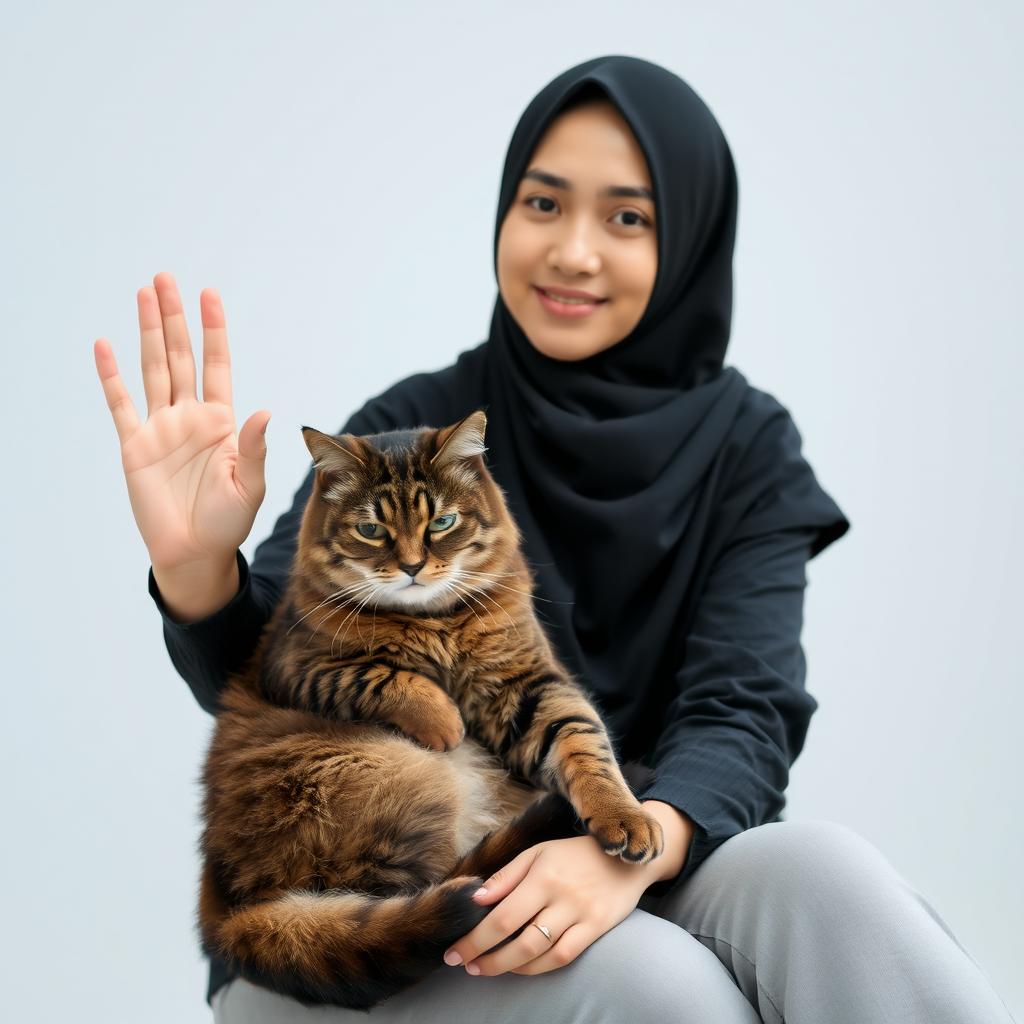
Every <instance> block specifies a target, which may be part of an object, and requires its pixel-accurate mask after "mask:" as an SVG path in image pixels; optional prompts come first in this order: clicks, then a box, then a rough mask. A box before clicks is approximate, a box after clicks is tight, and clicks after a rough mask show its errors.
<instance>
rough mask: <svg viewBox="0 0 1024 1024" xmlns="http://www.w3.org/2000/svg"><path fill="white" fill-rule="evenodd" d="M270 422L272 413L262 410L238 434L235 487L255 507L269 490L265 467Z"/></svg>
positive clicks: (255, 413)
mask: <svg viewBox="0 0 1024 1024" xmlns="http://www.w3.org/2000/svg"><path fill="white" fill-rule="evenodd" d="M269 422H270V413H269V412H268V411H267V410H266V409H260V411H259V412H254V413H253V414H252V415H251V416H250V417H249V418H248V419H247V420H246V421H245V423H243V424H242V429H241V430H240V431H239V432H238V461H237V462H236V463H235V485H236V486H237V487H238V489H239V490H240V491H241V492H242V493H243V494H245V496H246V497H247V498H249V500H250V502H251V503H253V504H255V505H259V504H260V502H262V501H263V496H264V494H265V493H266V489H267V485H266V478H265V475H264V465H265V463H266V459H267V442H266V433H267V424H268V423H269Z"/></svg>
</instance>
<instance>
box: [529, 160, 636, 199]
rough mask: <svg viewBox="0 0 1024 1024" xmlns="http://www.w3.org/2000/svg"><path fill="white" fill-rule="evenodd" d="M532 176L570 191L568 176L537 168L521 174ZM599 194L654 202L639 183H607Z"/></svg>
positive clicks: (570, 184) (543, 182) (535, 179)
mask: <svg viewBox="0 0 1024 1024" xmlns="http://www.w3.org/2000/svg"><path fill="white" fill-rule="evenodd" d="M527 178H532V179H533V180H534V181H539V182H541V183H542V184H544V185H550V186H551V187H552V188H564V189H565V190H566V191H567V192H571V191H572V187H573V186H572V182H571V181H569V179H568V178H560V177H559V176H558V175H557V174H549V173H548V172H547V171H541V170H538V169H537V168H534V169H533V170H529V171H527V172H526V173H525V174H524V175H523V180H525V179H527ZM598 195H599V196H630V197H632V198H634V199H649V200H650V201H651V202H652V203H653V202H654V196H653V195H652V194H651V191H650V189H646V188H642V187H641V186H639V185H609V186H608V187H607V188H603V189H601V191H600V192H598Z"/></svg>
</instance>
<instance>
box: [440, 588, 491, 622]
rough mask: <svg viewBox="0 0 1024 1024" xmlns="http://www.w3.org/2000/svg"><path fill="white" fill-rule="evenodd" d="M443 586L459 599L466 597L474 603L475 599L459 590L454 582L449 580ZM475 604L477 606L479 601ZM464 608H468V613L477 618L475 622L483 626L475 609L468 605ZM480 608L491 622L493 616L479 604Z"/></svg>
mask: <svg viewBox="0 0 1024 1024" xmlns="http://www.w3.org/2000/svg"><path fill="white" fill-rule="evenodd" d="M444 585H445V587H446V588H447V589H448V590H452V591H454V592H455V593H456V594H457V595H458V596H459V597H461V598H467V597H468V598H469V599H470V600H473V601H475V600H476V598H474V597H473V596H472V594H470V593H469V592H468V591H463V590H462V589H461V588H460V587H459V585H458V584H457V583H456V582H455V581H454V580H451V579H449V580H446V581H445V584H444ZM476 603H477V604H480V602H479V601H477V602H476ZM466 607H467V608H469V610H470V611H471V612H472V613H473V614H474V615H476V617H477V620H478V621H479V623H480V625H481V626H482V625H483V624H484V620H483V619H481V618H480V616H479V615H477V611H476V609H475V608H473V607H471V606H470V605H468V604H467V605H466ZM480 607H481V608H483V609H484V614H485V615H487V616H488V617H489V618H490V620H491V621H492V622H493V621H494V616H493V615H491V613H490V612H489V611H487V609H486V608H484V606H483V605H482V604H480Z"/></svg>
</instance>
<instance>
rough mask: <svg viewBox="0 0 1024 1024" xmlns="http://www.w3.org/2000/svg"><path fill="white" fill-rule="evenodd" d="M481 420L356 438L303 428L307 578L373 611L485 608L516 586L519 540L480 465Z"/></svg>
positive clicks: (474, 417) (302, 555)
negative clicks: (307, 471) (312, 473)
mask: <svg viewBox="0 0 1024 1024" xmlns="http://www.w3.org/2000/svg"><path fill="white" fill-rule="evenodd" d="M486 423H487V418H486V416H485V415H484V413H483V411H481V410H478V411H476V412H473V413H470V415H468V416H467V417H466V418H465V419H463V420H460V421H459V422H458V423H455V424H452V425H451V426H448V427H443V428H435V427H420V428H418V429H416V430H405V431H392V432H390V433H386V434H374V435H370V436H366V437H357V436H355V435H353V434H341V435H332V434H324V433H321V432H320V431H319V430H314V429H313V428H312V427H303V428H302V435H303V437H304V439H305V441H306V447H307V448H309V451H310V454H311V455H312V456H313V462H314V465H315V467H316V478H315V482H314V486H313V492H312V494H311V495H310V499H309V502H308V504H307V506H306V511H305V515H304V517H303V521H302V529H301V531H300V534H299V548H298V556H297V557H298V562H297V566H298V568H299V569H300V571H302V572H304V573H305V574H306V576H307V578H308V579H311V580H314V581H315V583H316V586H317V589H318V590H321V591H323V592H324V594H325V596H326V594H327V593H328V592H330V593H337V594H339V595H341V594H343V595H344V598H345V600H347V601H352V602H354V603H356V604H357V605H359V604H361V605H362V606H363V607H364V608H365V610H366V611H372V610H374V609H375V610H377V611H383V610H385V609H391V610H395V611H401V610H406V611H409V612H434V613H437V614H441V613H443V612H444V611H445V610H446V609H449V608H454V607H456V606H457V605H459V604H461V603H466V604H468V605H470V606H473V604H474V598H476V601H477V605H476V606H477V607H480V606H481V605H480V604H479V602H480V599H481V596H483V594H484V592H486V591H489V590H491V589H492V588H497V589H498V590H500V589H501V587H502V586H505V585H507V584H508V583H510V582H512V583H513V584H514V585H515V586H516V587H520V586H521V585H522V584H521V583H515V581H512V580H510V579H509V578H508V576H507V575H503V574H509V573H510V572H512V566H513V564H514V562H513V560H514V559H515V557H516V555H517V553H518V548H519V540H520V537H519V532H518V530H517V529H516V527H515V524H514V523H513V522H512V519H511V516H510V515H509V512H508V509H507V507H506V505H505V500H504V496H503V495H502V493H501V490H500V488H499V487H498V486H497V484H496V483H495V482H494V479H493V478H492V477H491V475H490V473H489V472H488V470H487V467H486V465H485V464H484V460H483V453H484V451H486V448H485V447H484V428H485V426H486Z"/></svg>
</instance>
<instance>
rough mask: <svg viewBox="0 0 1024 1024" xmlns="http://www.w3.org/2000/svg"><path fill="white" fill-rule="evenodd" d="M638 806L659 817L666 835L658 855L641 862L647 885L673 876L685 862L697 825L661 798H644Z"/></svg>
mask: <svg viewBox="0 0 1024 1024" xmlns="http://www.w3.org/2000/svg"><path fill="white" fill-rule="evenodd" d="M641 806H642V807H643V809H644V810H645V811H647V812H648V813H649V814H651V815H653V816H654V817H655V818H657V819H658V822H659V823H660V824H661V829H662V832H663V834H664V838H665V847H664V849H663V850H662V852H661V855H660V856H658V857H655V858H654V860H652V861H648V862H647V863H646V864H645V865H643V867H644V870H645V872H646V875H647V877H648V883H647V884H648V885H653V884H654V883H655V882H664V881H667V880H668V879H670V878H675V877H676V875H678V874H679V872H680V871H682V870H683V867H684V865H685V864H686V858H687V856H688V855H689V852H690V843H691V842H692V841H693V834H694V832H695V831H696V828H697V826H696V825H695V824H694V822H693V819H692V818H690V817H689V816H688V815H686V814H684V813H683V812H682V811H680V810H679V809H678V808H676V807H673V806H672V805H671V804H667V803H665V802H664V801H662V800H644V801H642V802H641Z"/></svg>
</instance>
